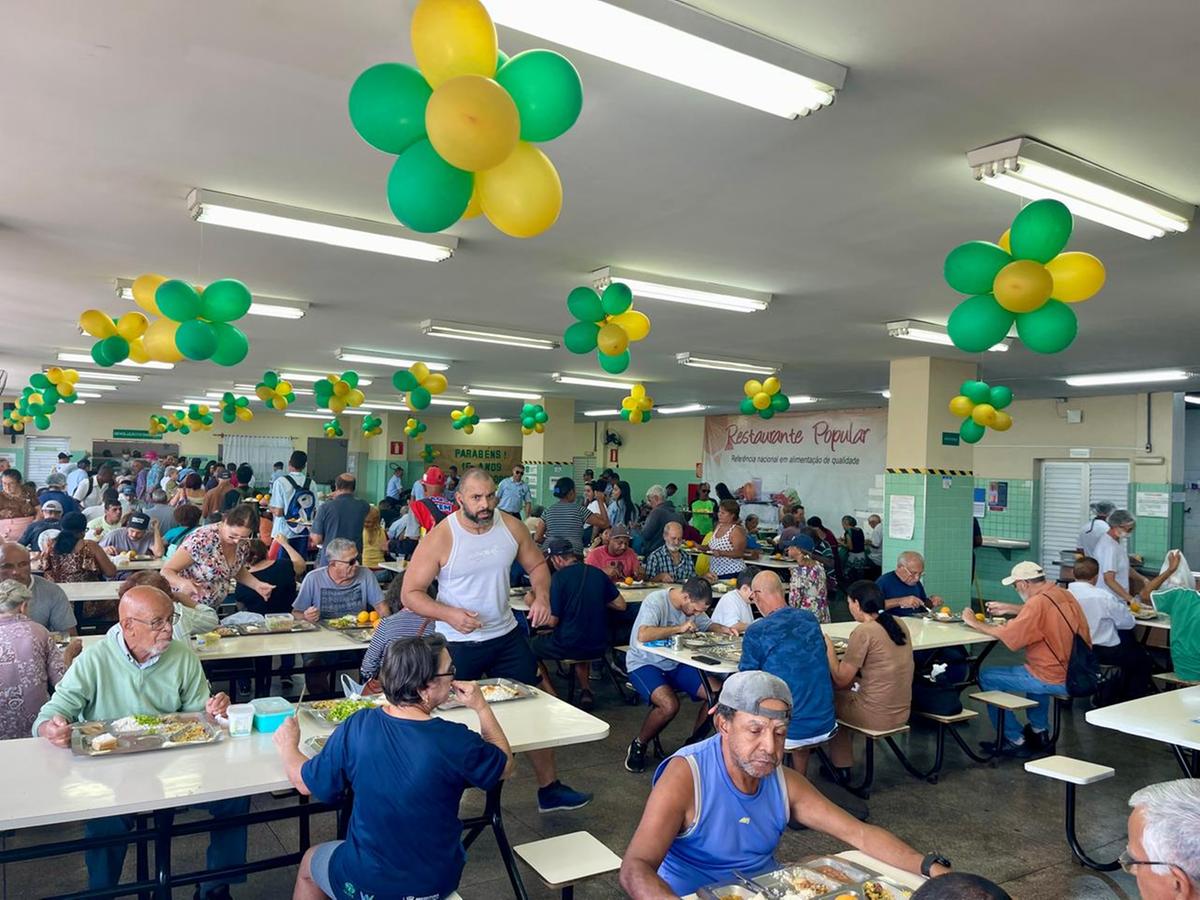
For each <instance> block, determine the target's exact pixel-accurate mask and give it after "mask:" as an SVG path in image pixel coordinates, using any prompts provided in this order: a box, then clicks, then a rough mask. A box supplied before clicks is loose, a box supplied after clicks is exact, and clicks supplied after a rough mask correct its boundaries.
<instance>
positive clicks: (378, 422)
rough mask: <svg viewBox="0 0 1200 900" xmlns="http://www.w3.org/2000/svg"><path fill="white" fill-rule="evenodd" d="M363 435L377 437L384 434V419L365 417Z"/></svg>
mask: <svg viewBox="0 0 1200 900" xmlns="http://www.w3.org/2000/svg"><path fill="white" fill-rule="evenodd" d="M362 433H363V437H375V436H376V435H379V434H383V419H381V418H379V416H371V415H367V416H363V420H362Z"/></svg>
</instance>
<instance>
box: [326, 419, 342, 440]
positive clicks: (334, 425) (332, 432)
mask: <svg viewBox="0 0 1200 900" xmlns="http://www.w3.org/2000/svg"><path fill="white" fill-rule="evenodd" d="M321 427H322V428H323V429H325V437H342V435H343V434H345V432H343V431H342V423H341V422H339V421H338V420H337V419H330V420H329V421H328V422H326V423H325V424H324V425H322V426H321Z"/></svg>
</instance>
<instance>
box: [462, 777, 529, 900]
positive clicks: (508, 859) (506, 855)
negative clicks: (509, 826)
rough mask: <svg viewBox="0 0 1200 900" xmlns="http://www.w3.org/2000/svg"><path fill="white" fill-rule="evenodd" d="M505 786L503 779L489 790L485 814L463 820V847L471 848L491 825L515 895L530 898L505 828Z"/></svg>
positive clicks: (519, 898) (520, 899)
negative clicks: (503, 802)
mask: <svg viewBox="0 0 1200 900" xmlns="http://www.w3.org/2000/svg"><path fill="white" fill-rule="evenodd" d="M503 787H504V782H503V781H501V782H500V783H499V784H498V785H496V786H495V787H494V788H492V789H491V790H490V791H488V792H487V801H486V802H485V804H484V809H483V815H481V816H474V817H472V818H470V819H464V820H463V847H465V848H467V849H470V847H471V844H473V843H474V842H475V839H476V838H477V837H479V835H480V834H482V833H483V830H484V829H485V828H489V827H490V828H491V829H492V834H493V835H494V836H495V838H496V846H497V847H499V848H500V858H501V859H502V860H504V868H505V871H507V872H508V880H509V883H510V884H511V885H512V889H513V896H514V897H516V898H517V900H529V895H528V894H527V893H526V892H525V884H524V883H523V882H522V881H521V872H520V870H519V869H518V868H517V860H516V857H515V856H513V852H512V845H511V844H509V842H508V834H507V832H505V830H504V816H503V814H502V813H501V811H500V792H501V790H502V789H503Z"/></svg>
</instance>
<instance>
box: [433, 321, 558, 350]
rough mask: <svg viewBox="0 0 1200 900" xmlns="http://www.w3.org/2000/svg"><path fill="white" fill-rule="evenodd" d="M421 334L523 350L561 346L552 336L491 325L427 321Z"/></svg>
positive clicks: (551, 348)
mask: <svg viewBox="0 0 1200 900" xmlns="http://www.w3.org/2000/svg"><path fill="white" fill-rule="evenodd" d="M421 333H422V334H426V335H428V336H429V337H440V338H448V339H450V340H452V341H474V342H475V343H479V344H500V345H502V346H505V347H519V348H521V349H522V350H553V349H555V348H556V347H558V345H559V340H558V338H556V337H553V336H551V335H545V334H532V333H529V332H523V331H509V330H507V329H502V328H493V327H492V326H491V325H472V324H470V323H467V322H445V321H441V320H438V319H426V320H425V321H424V322H422V323H421Z"/></svg>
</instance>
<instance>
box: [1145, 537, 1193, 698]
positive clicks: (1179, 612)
mask: <svg viewBox="0 0 1200 900" xmlns="http://www.w3.org/2000/svg"><path fill="white" fill-rule="evenodd" d="M1179 561H1180V554H1179V551H1178V550H1172V551H1171V552H1170V553H1168V554H1167V560H1166V565H1165V566H1164V567H1163V570H1162V572H1160V573H1159V574H1158V575H1157V576H1155V577H1154V578H1153V579H1152V580H1151V581H1150V582H1149V583H1147V585H1146V586H1145V587H1144V588H1142V599H1143V600H1149V601H1151V602H1152V603H1153V604H1154V608H1155V609H1156V610H1158V611H1159V612H1164V613H1166V614H1167V615H1168V616H1170V617H1171V647H1170V650H1171V666H1172V667H1173V668H1174V670H1175V674H1176V675H1178V676H1179V677H1180V678H1183V679H1186V680H1187V681H1200V592H1197V590H1196V581H1195V579H1193V578H1192V575H1191V573H1190V572H1185V573H1183V578H1182V579H1176V578H1171V576H1172V575H1173V574H1174V572H1175V570H1176V569H1177V568H1179ZM1181 580H1182V581H1183V582H1184V584H1186V585H1187V587H1184V586H1183V585H1182V584H1180V581H1181ZM1164 585H1166V586H1165V587H1164Z"/></svg>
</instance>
